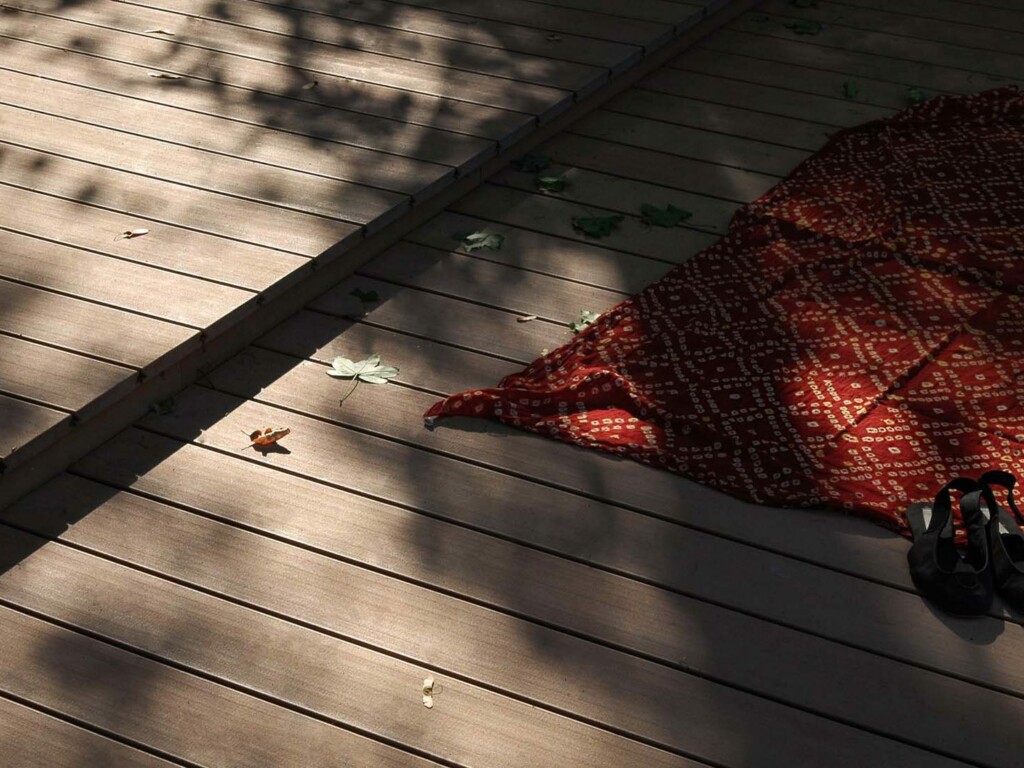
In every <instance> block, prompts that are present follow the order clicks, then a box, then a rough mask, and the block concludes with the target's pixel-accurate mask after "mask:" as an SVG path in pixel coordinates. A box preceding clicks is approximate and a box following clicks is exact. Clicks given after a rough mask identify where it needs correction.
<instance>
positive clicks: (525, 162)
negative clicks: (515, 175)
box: [512, 155, 551, 173]
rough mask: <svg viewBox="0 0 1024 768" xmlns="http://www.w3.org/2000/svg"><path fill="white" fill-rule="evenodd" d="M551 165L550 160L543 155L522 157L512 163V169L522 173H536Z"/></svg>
mask: <svg viewBox="0 0 1024 768" xmlns="http://www.w3.org/2000/svg"><path fill="white" fill-rule="evenodd" d="M550 165H551V158H549V157H544V156H543V155H523V156H522V157H520V158H519V159H518V160H513V161H512V167H513V168H515V169H516V170H517V171H523V172H524V173H538V172H539V171H543V170H544V169H545V168H547V167H548V166H550Z"/></svg>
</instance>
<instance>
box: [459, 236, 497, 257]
mask: <svg viewBox="0 0 1024 768" xmlns="http://www.w3.org/2000/svg"><path fill="white" fill-rule="evenodd" d="M452 237H453V238H454V239H455V240H458V241H459V242H461V243H462V249H463V250H464V251H465V252H466V253H472V252H473V251H477V250H479V249H481V248H490V249H491V250H492V251H499V250H501V244H502V243H504V242H505V236H504V235H496V234H494V233H492V232H459V233H457V234H455V235H452Z"/></svg>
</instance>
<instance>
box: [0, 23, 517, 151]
mask: <svg viewBox="0 0 1024 768" xmlns="http://www.w3.org/2000/svg"><path fill="white" fill-rule="evenodd" d="M115 31H119V30H115ZM0 39H4V40H14V41H16V42H19V43H25V44H27V45H38V46H40V47H44V48H50V49H51V50H55V51H63V52H66V53H73V54H75V55H78V56H88V57H90V58H94V59H99V60H101V61H110V62H113V63H115V64H121V65H124V66H127V67H134V68H136V69H140V70H143V71H148V70H151V69H152V68H151V67H147V66H144V65H142V64H138V63H136V62H134V61H129V60H127V59H118V58H115V57H113V56H105V55H102V54H99V53H94V52H91V51H84V50H78V49H71V48H63V47H61V46H57V45H51V44H50V43H44V42H39V41H35V40H31V39H28V38H22V37H17V36H14V35H8V34H4V33H3V32H2V31H0ZM218 53H221V51H218ZM224 55H226V56H235V55H236V54H233V53H225V54H224ZM263 63H270V64H273V65H274V66H285V65H283V64H277V63H276V62H263ZM23 74H24V73H23ZM188 77H189V78H190V79H192V80H195V81H197V82H202V83H214V84H217V85H221V86H225V87H228V88H235V89H238V90H240V91H245V92H247V93H258V94H263V95H267V96H271V97H273V98H276V99H287V100H288V101H296V102H298V103H300V104H306V105H310V106H317V107H322V108H326V109H331V110H334V111H336V112H342V113H352V114H365V113H362V112H358V111H357V110H352V109H346V108H344V107H342V106H339V105H335V104H321V103H320V102H316V101H310V100H308V99H305V98H302V97H301V96H299V95H289V94H287V93H277V92H269V91H262V90H260V89H258V88H251V87H248V86H245V85H239V84H237V83H231V82H226V83H217V82H216V81H214V80H212V79H210V78H208V77H203V76H202V75H191V74H190V75H188ZM332 77H337V76H336V75H332ZM359 82H362V81H359ZM368 84H370V85H374V86H375V87H378V88H385V89H388V90H393V91H402V92H404V93H418V92H417V91H409V90H408V89H401V88H397V87H395V86H393V85H380V84H376V83H368ZM420 95H423V96H427V97H429V98H434V99H438V100H442V99H444V98H447V97H442V96H434V95H433V94H420ZM147 101H148V100H147ZM155 103H158V104H162V102H155ZM462 103H469V102H462ZM490 108H491V109H494V110H497V111H502V112H514V110H509V109H505V108H504V107H494V106H491V107H490ZM516 114H524V115H525V114H528V113H516ZM371 116H372V117H375V118H378V119H380V120H387V121H389V122H393V123H396V124H398V125H415V126H417V127H420V128H429V129H431V130H435V131H442V132H444V133H451V134H454V135H456V136H472V137H473V138H479V139H483V140H485V141H498V140H497V139H489V138H488V137H486V136H483V135H481V134H477V133H469V132H466V131H458V130H455V129H454V128H444V127H440V126H434V125H431V124H429V123H423V122H416V121H414V120H399V119H396V118H392V117H385V116H383V115H371Z"/></svg>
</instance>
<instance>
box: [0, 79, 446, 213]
mask: <svg viewBox="0 0 1024 768" xmlns="http://www.w3.org/2000/svg"><path fill="white" fill-rule="evenodd" d="M0 106H5V107H9V108H11V109H16V110H19V111H22V112H31V113H32V114H36V115H43V116H44V117H51V118H55V119H56V120H66V121H68V122H70V123H77V124H79V125H88V126H90V127H92V128H98V129H99V130H102V131H110V132H111V133H118V134H123V135H125V136H133V137H135V138H138V139H143V140H145V141H153V142H157V143H160V144H167V145H169V146H172V147H182V148H184V149H191V150H193V151H195V152H202V153H203V154H208V155H213V156H215V157H226V158H229V159H231V160H237V161H239V162H243V163H252V164H253V165H259V166H263V167H265V168H276V169H277V170H281V171H287V172H288V173H293V174H296V175H299V176H309V177H311V178H316V179H326V180H328V181H342V182H345V183H346V184H352V185H354V186H357V187H361V188H363V189H372V190H377V191H379V192H393V193H395V194H398V195H407V196H409V197H411V198H414V197H415V196H416V195H418V194H420V190H417V191H416V192H407V191H404V190H402V189H396V188H393V187H386V186H379V185H377V184H370V183H368V182H366V181H357V180H355V179H347V178H345V177H343V176H331V175H328V174H325V173H318V172H316V171H312V170H306V169H302V168H294V167H291V166H287V165H279V164H277V163H272V162H269V161H267V160H256V159H254V158H251V157H246V156H245V155H237V154H233V153H231V152H225V151H223V150H219V149H211V148H209V147H202V146H197V145H195V144H186V143H185V142H181V141H175V140H172V139H164V138H160V137H159V136H151V135H149V134H145V133H139V132H137V131H130V130H126V129H124V128H117V127H114V126H110V125H103V124H102V123H93V122H90V121H88V120H84V119H82V118H78V117H70V116H68V115H61V114H56V113H53V112H47V111H46V110H43V109H38V108H36V107H27V106H23V105H21V104H12V103H11V102H9V101H4V100H2V99H0ZM8 143H13V142H8ZM18 146H20V145H18ZM31 149H33V151H36V152H39V151H42V150H39V149H37V148H35V147H32V148H31ZM374 151H376V150H374ZM55 154H56V153H55ZM385 154H386V153H385ZM86 162H88V161H86ZM416 162H418V163H423V164H424V165H435V166H437V167H438V168H439V169H441V168H447V169H448V174H451V173H453V172H454V170H455V167H454V166H450V165H446V164H442V163H434V162H431V161H429V160H418V159H417V160H416ZM126 172H127V173H130V171H126ZM448 174H439V176H438V178H437V179H435V180H434V181H433V182H431V185H432V184H436V183H437V182H438V181H441V180H443V178H444V176H446V175H448ZM140 175H144V174H140ZM164 181H166V182H167V183H170V184H176V183H181V182H175V181H173V180H170V179H166V180H164ZM189 186H193V185H189ZM428 186H429V185H428ZM210 191H212V190H210ZM353 223H355V222H353Z"/></svg>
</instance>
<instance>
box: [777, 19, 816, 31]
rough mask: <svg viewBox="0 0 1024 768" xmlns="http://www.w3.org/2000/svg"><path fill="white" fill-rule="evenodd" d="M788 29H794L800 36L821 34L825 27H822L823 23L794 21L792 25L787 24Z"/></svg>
mask: <svg viewBox="0 0 1024 768" xmlns="http://www.w3.org/2000/svg"><path fill="white" fill-rule="evenodd" d="M786 29H792V30H793V31H794V32H796V34H798V35H816V34H818V33H819V32H821V30H823V29H824V27H823V26H822V25H821V22H818V21H809V20H808V19H800V20H798V21H794V22H793V23H792V24H787V25H786Z"/></svg>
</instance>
